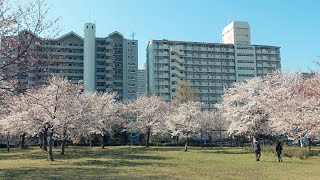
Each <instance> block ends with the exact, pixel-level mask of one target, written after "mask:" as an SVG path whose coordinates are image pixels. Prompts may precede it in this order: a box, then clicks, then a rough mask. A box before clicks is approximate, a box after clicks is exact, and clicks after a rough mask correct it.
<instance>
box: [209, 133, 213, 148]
mask: <svg viewBox="0 0 320 180" xmlns="http://www.w3.org/2000/svg"><path fill="white" fill-rule="evenodd" d="M209 139H210V148H211V149H212V143H213V142H212V139H213V138H212V134H211V133H210V135H209Z"/></svg>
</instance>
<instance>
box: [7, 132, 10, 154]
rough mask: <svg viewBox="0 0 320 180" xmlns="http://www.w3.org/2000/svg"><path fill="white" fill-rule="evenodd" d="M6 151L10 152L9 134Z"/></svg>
mask: <svg viewBox="0 0 320 180" xmlns="http://www.w3.org/2000/svg"><path fill="white" fill-rule="evenodd" d="M7 151H8V152H10V137H9V134H7Z"/></svg>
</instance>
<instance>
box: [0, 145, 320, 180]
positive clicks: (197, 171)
mask: <svg viewBox="0 0 320 180" xmlns="http://www.w3.org/2000/svg"><path fill="white" fill-rule="evenodd" d="M182 150H183V148H182V147H150V148H144V147H138V146H136V147H132V148H130V147H128V146H119V147H107V149H100V148H98V147H94V148H92V149H90V148H89V147H69V148H67V149H66V153H67V154H66V155H65V156H61V155H59V149H58V148H56V149H55V151H54V154H55V161H53V162H49V161H47V160H46V157H47V156H46V153H45V152H43V151H41V150H40V149H38V148H36V147H33V148H31V149H27V150H19V149H12V150H11V152H10V153H7V152H6V149H0V179H319V178H320V171H319V169H320V163H319V162H320V156H312V157H308V158H307V159H303V160H302V159H299V158H288V157H283V161H284V162H283V163H278V162H277V158H276V156H275V155H274V153H272V152H269V151H264V152H262V157H261V161H259V162H256V161H255V159H254V154H253V153H251V152H249V151H248V149H247V148H243V149H242V148H214V149H210V148H203V149H201V148H196V147H191V148H190V149H189V151H188V152H183V151H182Z"/></svg>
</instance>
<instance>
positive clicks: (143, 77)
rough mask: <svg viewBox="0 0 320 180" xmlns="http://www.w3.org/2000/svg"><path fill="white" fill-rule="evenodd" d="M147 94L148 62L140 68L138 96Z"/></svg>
mask: <svg viewBox="0 0 320 180" xmlns="http://www.w3.org/2000/svg"><path fill="white" fill-rule="evenodd" d="M146 94H147V69H146V64H142V65H140V66H139V68H138V97H139V96H143V95H146Z"/></svg>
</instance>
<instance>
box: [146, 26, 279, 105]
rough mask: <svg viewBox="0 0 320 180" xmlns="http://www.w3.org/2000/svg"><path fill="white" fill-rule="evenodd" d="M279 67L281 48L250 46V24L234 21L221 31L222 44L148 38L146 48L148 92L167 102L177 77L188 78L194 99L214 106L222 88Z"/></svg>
mask: <svg viewBox="0 0 320 180" xmlns="http://www.w3.org/2000/svg"><path fill="white" fill-rule="evenodd" d="M278 68H280V47H277V46H265V45H251V42H250V27H249V24H248V23H246V22H238V21H234V22H232V23H230V24H229V25H228V26H226V28H224V31H223V43H209V42H188V41H169V40H151V41H149V44H148V47H147V84H148V93H150V94H157V95H160V96H162V97H164V98H165V99H166V100H167V101H170V100H172V99H173V98H174V97H175V96H176V88H177V84H178V82H179V81H180V80H188V81H190V84H191V86H192V88H193V89H194V90H195V92H196V96H197V99H198V100H199V101H202V102H204V103H205V104H207V107H213V105H214V104H215V103H218V102H220V101H221V96H222V93H223V89H224V87H230V86H232V85H233V83H234V82H238V81H243V80H245V79H248V78H252V77H255V76H264V75H266V74H267V73H270V72H272V71H274V70H276V69H278Z"/></svg>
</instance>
